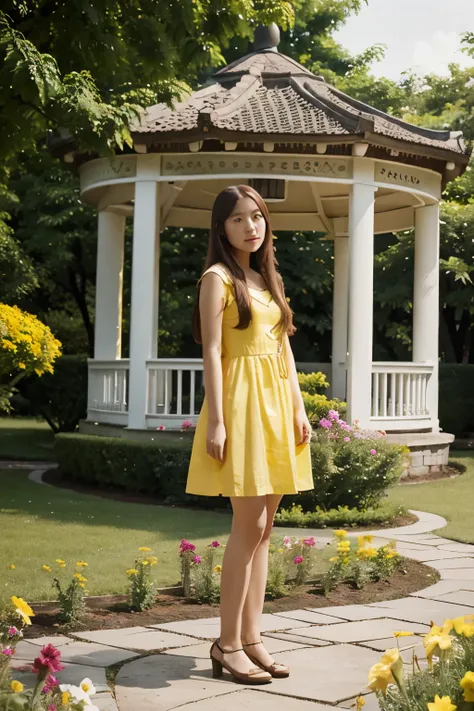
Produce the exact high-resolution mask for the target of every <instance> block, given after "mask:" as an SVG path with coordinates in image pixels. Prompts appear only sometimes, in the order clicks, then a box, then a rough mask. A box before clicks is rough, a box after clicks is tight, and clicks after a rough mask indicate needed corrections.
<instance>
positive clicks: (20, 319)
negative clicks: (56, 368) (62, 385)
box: [0, 303, 61, 412]
mask: <svg viewBox="0 0 474 711" xmlns="http://www.w3.org/2000/svg"><path fill="white" fill-rule="evenodd" d="M60 355H61V343H60V342H59V341H58V340H57V339H56V338H55V337H54V336H53V334H52V332H51V329H50V328H48V326H45V324H44V323H41V321H40V320H39V319H37V318H36V316H33V315H32V314H29V313H27V312H26V311H22V310H21V309H20V308H18V306H8V305H7V304H1V303H0V410H4V411H6V412H9V411H10V398H11V397H12V395H13V394H14V393H15V392H17V388H16V385H17V383H18V382H19V381H20V380H21V379H22V378H24V377H25V376H26V375H31V374H36V376H42V375H44V374H46V373H52V372H53V363H54V361H55V360H56V359H57V358H58V357H59V356H60ZM12 375H13V377H12Z"/></svg>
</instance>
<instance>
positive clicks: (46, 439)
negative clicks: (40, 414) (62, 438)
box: [0, 417, 54, 462]
mask: <svg viewBox="0 0 474 711" xmlns="http://www.w3.org/2000/svg"><path fill="white" fill-rule="evenodd" d="M53 445H54V435H53V432H52V430H51V428H50V427H49V425H48V424H47V423H46V422H39V421H38V420H35V419H34V418H33V417H21V418H13V417H0V459H9V460H11V459H21V460H23V461H41V462H51V461H53V460H54V455H53Z"/></svg>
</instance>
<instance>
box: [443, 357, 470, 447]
mask: <svg viewBox="0 0 474 711" xmlns="http://www.w3.org/2000/svg"><path fill="white" fill-rule="evenodd" d="M439 422H440V426H441V427H442V429H443V430H444V432H451V433H452V434H455V435H456V436H457V437H459V436H460V435H462V434H464V433H467V432H474V365H460V364H459V363H440V366H439Z"/></svg>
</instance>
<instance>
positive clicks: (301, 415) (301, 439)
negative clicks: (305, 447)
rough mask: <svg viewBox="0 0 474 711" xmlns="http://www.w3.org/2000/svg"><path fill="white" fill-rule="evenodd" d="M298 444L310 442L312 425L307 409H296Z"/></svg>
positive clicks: (295, 421)
mask: <svg viewBox="0 0 474 711" xmlns="http://www.w3.org/2000/svg"><path fill="white" fill-rule="evenodd" d="M294 423H295V433H296V446H297V447H298V446H299V445H301V444H308V442H309V441H310V439H311V425H310V424H309V420H308V417H307V415H306V412H305V410H304V409H303V410H295V414H294Z"/></svg>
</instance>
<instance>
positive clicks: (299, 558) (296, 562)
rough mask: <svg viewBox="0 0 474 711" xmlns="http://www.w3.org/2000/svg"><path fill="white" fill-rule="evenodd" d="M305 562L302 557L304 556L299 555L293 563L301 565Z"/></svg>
mask: <svg viewBox="0 0 474 711" xmlns="http://www.w3.org/2000/svg"><path fill="white" fill-rule="evenodd" d="M303 561H304V558H303V556H302V555H297V556H296V558H295V559H294V561H293V563H294V564H295V565H299V564H300V563H302V562H303Z"/></svg>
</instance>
